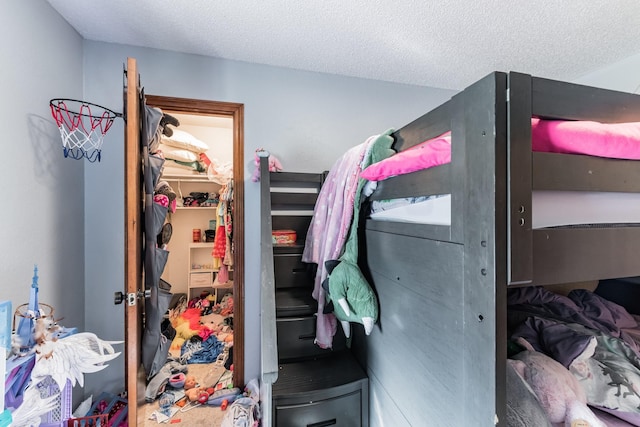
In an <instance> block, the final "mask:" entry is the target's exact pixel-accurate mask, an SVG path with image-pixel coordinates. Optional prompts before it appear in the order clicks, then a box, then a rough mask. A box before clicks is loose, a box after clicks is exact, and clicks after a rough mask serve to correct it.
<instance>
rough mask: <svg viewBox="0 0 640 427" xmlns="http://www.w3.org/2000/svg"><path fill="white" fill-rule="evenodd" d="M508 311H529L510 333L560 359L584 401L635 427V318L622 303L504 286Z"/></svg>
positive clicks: (639, 410) (638, 416) (638, 378)
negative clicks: (574, 380) (632, 329)
mask: <svg viewBox="0 0 640 427" xmlns="http://www.w3.org/2000/svg"><path fill="white" fill-rule="evenodd" d="M508 304H509V310H510V311H518V312H526V313H530V314H531V316H530V317H529V318H527V320H526V321H524V322H523V323H521V324H520V325H519V326H518V327H517V328H516V329H515V330H514V331H513V333H512V336H511V338H512V339H516V338H518V337H522V338H524V339H525V340H526V341H528V342H529V343H530V344H531V345H532V346H533V347H534V349H535V350H537V351H540V352H543V353H545V354H547V355H548V356H550V357H552V358H554V359H555V360H557V361H558V362H560V363H561V364H563V365H564V366H565V367H567V369H569V371H570V372H571V373H572V374H573V375H574V376H575V377H576V378H577V379H578V381H579V383H580V385H581V386H582V387H583V388H584V390H585V393H586V395H587V403H588V404H589V405H591V406H593V407H596V408H599V409H601V410H603V411H606V412H608V413H611V414H613V415H615V416H616V417H618V418H620V419H622V420H625V421H627V422H629V423H630V424H632V425H636V426H640V356H639V355H640V352H639V349H638V342H637V341H636V340H635V339H634V335H633V334H632V333H630V331H627V330H626V329H629V328H638V323H637V322H636V320H635V318H634V317H633V316H632V315H631V314H629V313H628V312H627V311H626V310H625V309H624V308H623V307H621V306H620V305H618V304H615V303H613V302H611V301H608V300H606V299H604V298H602V297H600V296H598V295H597V294H594V293H592V292H589V291H586V290H573V291H571V292H570V293H569V294H568V296H563V295H558V294H554V293H552V292H549V291H547V290H546V289H544V288H519V289H513V290H510V292H509V296H508Z"/></svg>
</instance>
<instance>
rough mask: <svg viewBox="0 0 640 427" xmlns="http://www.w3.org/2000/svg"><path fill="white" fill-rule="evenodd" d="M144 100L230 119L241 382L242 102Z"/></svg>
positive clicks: (240, 374) (236, 365)
mask: <svg viewBox="0 0 640 427" xmlns="http://www.w3.org/2000/svg"><path fill="white" fill-rule="evenodd" d="M145 100H146V104H147V105H149V106H151V107H158V108H160V109H161V110H163V111H166V112H169V113H170V112H174V113H183V114H196V115H197V114H199V115H215V116H227V117H231V118H232V119H233V222H234V224H236V225H237V226H234V228H233V246H234V253H233V318H234V322H233V383H234V384H235V385H237V386H240V387H242V386H243V385H244V307H245V303H244V301H245V297H244V270H245V269H244V104H239V103H235V102H219V101H207V100H201V99H190V98H175V97H167V96H159V95H145Z"/></svg>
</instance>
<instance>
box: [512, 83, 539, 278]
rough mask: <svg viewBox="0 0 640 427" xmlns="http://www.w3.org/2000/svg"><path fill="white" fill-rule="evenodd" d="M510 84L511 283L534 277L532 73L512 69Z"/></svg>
mask: <svg viewBox="0 0 640 427" xmlns="http://www.w3.org/2000/svg"><path fill="white" fill-rule="evenodd" d="M508 84H509V86H508V88H507V105H508V110H507V139H508V141H509V142H508V145H507V150H508V153H507V159H508V160H507V161H508V169H507V174H508V176H507V180H506V182H507V186H508V190H507V196H508V201H507V207H508V209H509V210H508V213H507V215H508V217H507V224H508V225H507V227H508V229H507V247H508V251H507V256H508V262H507V268H508V273H507V274H508V276H507V277H508V279H509V281H508V283H509V284H510V285H512V284H527V283H531V282H532V280H533V260H532V259H531V257H530V256H528V255H529V254H531V253H532V250H533V234H532V214H531V211H532V203H533V202H532V200H531V187H532V186H531V182H532V179H533V177H532V175H533V172H532V163H531V156H532V155H531V76H529V75H526V74H520V73H509V77H508ZM512 99H513V100H514V102H511V100H512ZM515 100H517V102H515Z"/></svg>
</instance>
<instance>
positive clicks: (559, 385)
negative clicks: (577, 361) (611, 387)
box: [509, 338, 606, 427]
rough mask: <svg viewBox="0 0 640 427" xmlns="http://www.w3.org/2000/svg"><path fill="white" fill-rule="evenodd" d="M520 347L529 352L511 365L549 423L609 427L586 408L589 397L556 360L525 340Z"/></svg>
mask: <svg viewBox="0 0 640 427" xmlns="http://www.w3.org/2000/svg"><path fill="white" fill-rule="evenodd" d="M518 344H520V345H522V346H524V347H525V348H527V350H525V351H523V352H521V353H518V354H516V355H515V356H513V359H515V360H513V359H509V363H511V365H512V366H513V367H514V368H515V370H516V372H518V374H519V375H520V376H521V377H522V378H523V379H524V380H525V381H526V382H527V383H528V384H529V386H531V389H532V390H533V391H534V393H535V394H536V396H537V397H538V400H539V401H540V404H541V405H542V408H543V409H544V410H545V412H546V413H547V416H548V418H549V421H551V422H552V423H554V425H558V426H561V425H562V426H566V427H577V426H580V427H606V426H605V424H604V423H603V422H602V421H600V420H599V419H598V418H597V417H596V415H595V414H594V413H593V412H592V411H591V409H589V407H588V406H587V397H586V395H585V392H584V390H583V389H582V387H581V386H580V383H578V380H577V379H576V378H575V377H574V376H573V374H572V373H571V372H569V370H568V369H567V368H565V367H564V366H562V365H561V364H560V363H559V362H557V361H556V360H554V359H552V358H550V357H549V356H547V355H545V354H543V353H539V352H537V351H534V350H533V347H532V346H531V345H530V344H529V343H528V342H527V341H525V340H524V339H522V338H519V339H518Z"/></svg>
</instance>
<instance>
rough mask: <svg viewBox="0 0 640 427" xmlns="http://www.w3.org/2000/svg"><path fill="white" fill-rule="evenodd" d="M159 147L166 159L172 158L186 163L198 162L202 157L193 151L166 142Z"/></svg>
mask: <svg viewBox="0 0 640 427" xmlns="http://www.w3.org/2000/svg"><path fill="white" fill-rule="evenodd" d="M158 148H159V150H160V151H162V154H164V158H165V159H172V160H177V161H179V162H186V163H191V162H197V161H198V160H200V157H199V156H198V155H197V154H196V153H194V152H193V151H189V150H182V149H180V148H176V147H171V146H169V145H166V144H160V147H158Z"/></svg>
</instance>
